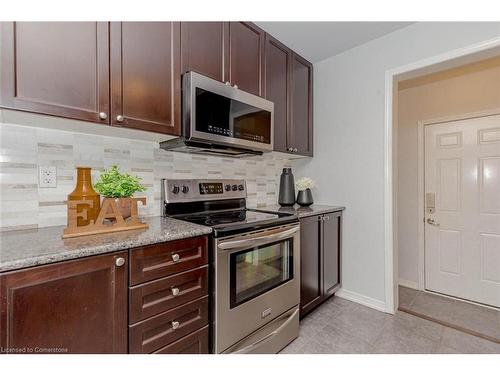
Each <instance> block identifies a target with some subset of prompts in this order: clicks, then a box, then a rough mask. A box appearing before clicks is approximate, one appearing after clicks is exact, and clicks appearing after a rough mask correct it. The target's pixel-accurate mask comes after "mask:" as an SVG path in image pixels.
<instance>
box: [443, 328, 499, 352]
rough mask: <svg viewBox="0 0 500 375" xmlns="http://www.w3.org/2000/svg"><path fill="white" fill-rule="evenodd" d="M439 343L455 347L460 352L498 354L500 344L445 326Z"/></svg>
mask: <svg viewBox="0 0 500 375" xmlns="http://www.w3.org/2000/svg"><path fill="white" fill-rule="evenodd" d="M441 345H443V346H447V347H449V348H452V349H455V350H457V351H459V352H460V353H470V354H479V353H496V354H500V344H496V343H494V342H492V341H488V340H484V339H482V338H479V337H476V336H472V335H469V334H467V333H464V332H461V331H457V330H455V329H452V328H448V327H446V328H445V329H444V332H443V338H442V340H441Z"/></svg>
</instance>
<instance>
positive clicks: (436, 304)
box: [411, 293, 455, 322]
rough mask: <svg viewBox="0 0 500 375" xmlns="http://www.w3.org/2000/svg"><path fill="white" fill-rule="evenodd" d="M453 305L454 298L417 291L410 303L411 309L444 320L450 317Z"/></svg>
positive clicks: (448, 319)
mask: <svg viewBox="0 0 500 375" xmlns="http://www.w3.org/2000/svg"><path fill="white" fill-rule="evenodd" d="M454 305H455V300H453V299H451V298H447V297H442V296H438V295H435V294H431V293H419V294H418V295H417V296H416V297H415V300H414V301H413V303H412V304H411V310H412V311H415V312H416V313H419V314H423V315H427V316H430V317H432V318H435V319H439V320H442V321H444V322H446V321H450V319H451V318H452V315H453V311H454Z"/></svg>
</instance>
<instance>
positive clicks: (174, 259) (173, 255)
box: [172, 254, 181, 262]
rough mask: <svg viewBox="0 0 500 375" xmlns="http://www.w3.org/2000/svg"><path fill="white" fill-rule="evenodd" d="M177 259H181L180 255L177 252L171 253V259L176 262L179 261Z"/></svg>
mask: <svg viewBox="0 0 500 375" xmlns="http://www.w3.org/2000/svg"><path fill="white" fill-rule="evenodd" d="M179 259H181V257H180V256H179V254H172V260H173V261H174V262H178V261H179Z"/></svg>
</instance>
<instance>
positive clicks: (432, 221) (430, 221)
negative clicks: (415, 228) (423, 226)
mask: <svg viewBox="0 0 500 375" xmlns="http://www.w3.org/2000/svg"><path fill="white" fill-rule="evenodd" d="M427 224H430V225H434V226H436V227H438V226H439V223H438V222H436V221H435V220H434V219H427Z"/></svg>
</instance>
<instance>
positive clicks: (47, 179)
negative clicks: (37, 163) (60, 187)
mask: <svg viewBox="0 0 500 375" xmlns="http://www.w3.org/2000/svg"><path fill="white" fill-rule="evenodd" d="M38 179H39V181H38V182H39V186H40V187H41V188H55V187H57V169H56V167H53V166H44V167H39V176H38Z"/></svg>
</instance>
